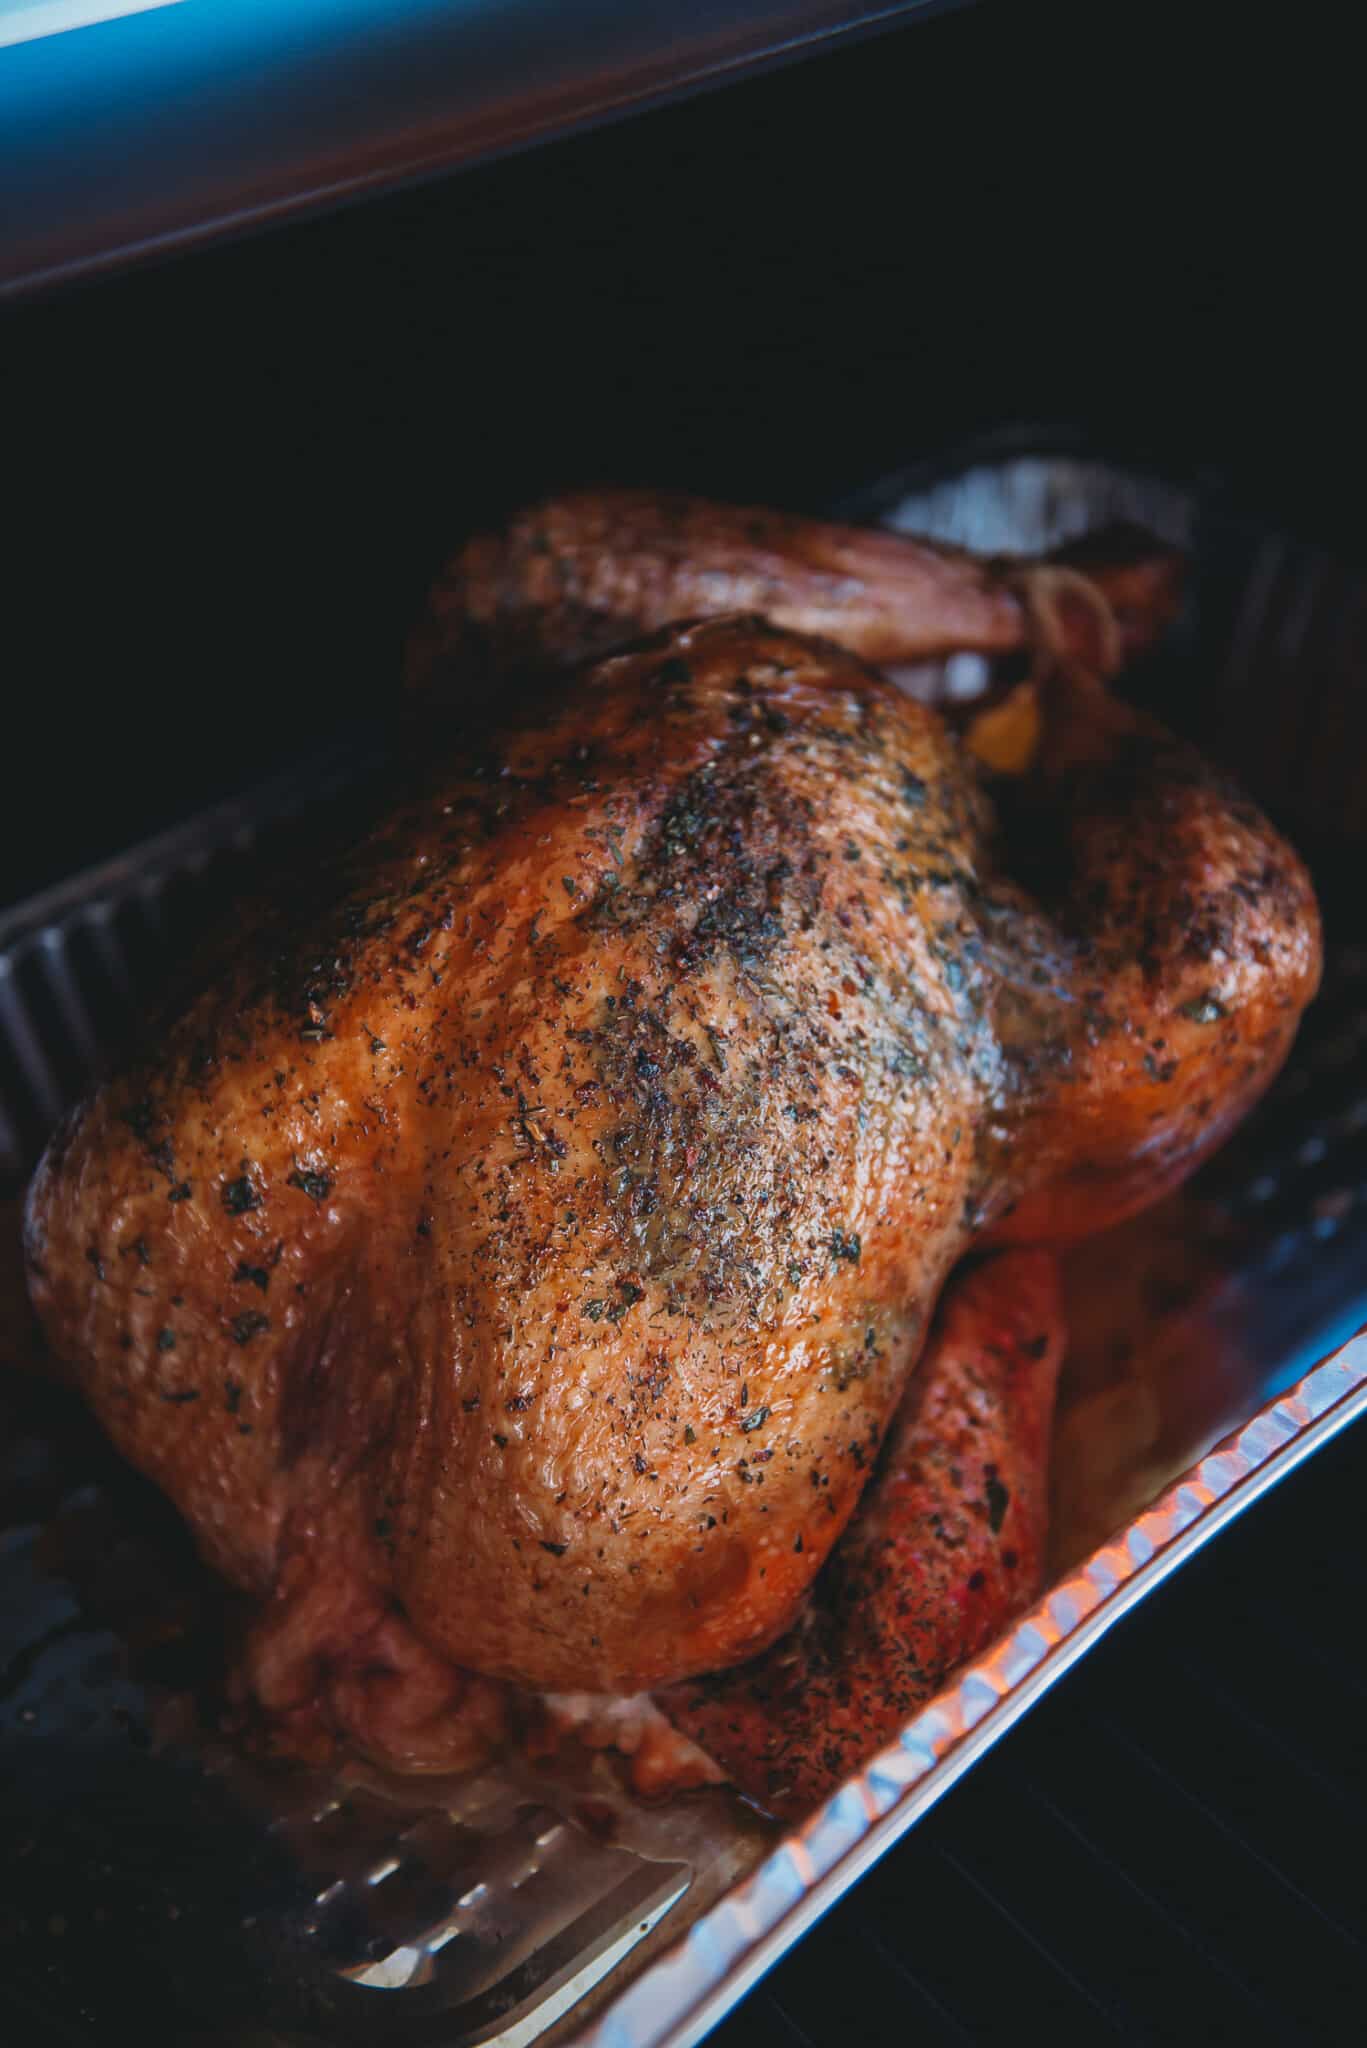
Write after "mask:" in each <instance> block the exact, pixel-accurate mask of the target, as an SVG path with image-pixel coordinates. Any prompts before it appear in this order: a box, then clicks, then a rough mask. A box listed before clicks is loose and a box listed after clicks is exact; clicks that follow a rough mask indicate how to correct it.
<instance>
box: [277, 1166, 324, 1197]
mask: <svg viewBox="0 0 1367 2048" xmlns="http://www.w3.org/2000/svg"><path fill="white" fill-rule="evenodd" d="M286 1185H287V1186H289V1187H292V1188H298V1189H299V1191H300V1193H301V1194H305V1195H307V1196H308V1198H309V1200H310V1201H311V1202H325V1201H326V1200H327V1198H328V1196H329V1195H330V1194H331V1193H332V1179H331V1176H330V1175H329V1174H326V1173H317V1172H315V1171H314V1170H313V1169H312V1168H311V1167H302V1166H296V1167H295V1169H294V1171H293V1173H291V1174H289V1175H288V1176H287V1180H286Z"/></svg>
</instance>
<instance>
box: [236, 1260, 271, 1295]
mask: <svg viewBox="0 0 1367 2048" xmlns="http://www.w3.org/2000/svg"><path fill="white" fill-rule="evenodd" d="M233 1278H234V1280H236V1281H238V1282H239V1283H240V1284H241V1285H242V1286H244V1287H257V1288H259V1289H260V1290H261V1292H262V1294H264V1293H265V1292H266V1290H267V1288H268V1287H269V1286H270V1284H271V1276H270V1274H269V1273H268V1272H267V1270H266V1268H265V1267H264V1266H249V1265H248V1264H247V1263H246V1261H245V1260H243V1261H242V1263H241V1264H240V1265H239V1266H238V1268H237V1271H236V1272H235V1273H234V1274H233Z"/></svg>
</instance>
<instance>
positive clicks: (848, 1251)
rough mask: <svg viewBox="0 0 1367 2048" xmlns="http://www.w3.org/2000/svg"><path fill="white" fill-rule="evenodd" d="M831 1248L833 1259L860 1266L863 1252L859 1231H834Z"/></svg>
mask: <svg viewBox="0 0 1367 2048" xmlns="http://www.w3.org/2000/svg"><path fill="white" fill-rule="evenodd" d="M830 1248H831V1257H832V1258H833V1259H843V1260H845V1261H846V1262H847V1263H848V1264H849V1265H851V1266H857V1265H858V1264H859V1260H860V1257H861V1256H862V1252H863V1247H862V1245H861V1244H860V1241H859V1233H858V1231H857V1230H833V1231H832V1232H831V1237H830Z"/></svg>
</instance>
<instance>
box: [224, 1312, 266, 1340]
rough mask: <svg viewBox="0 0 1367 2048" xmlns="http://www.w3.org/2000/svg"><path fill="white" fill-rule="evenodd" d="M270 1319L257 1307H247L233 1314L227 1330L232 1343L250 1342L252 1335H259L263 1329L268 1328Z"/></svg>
mask: <svg viewBox="0 0 1367 2048" xmlns="http://www.w3.org/2000/svg"><path fill="white" fill-rule="evenodd" d="M270 1326H271V1319H270V1317H269V1316H267V1315H263V1314H262V1313H261V1310H260V1309H259V1308H249V1309H246V1310H244V1311H243V1313H242V1314H241V1315H240V1316H234V1317H233V1320H232V1322H231V1323H230V1324H229V1326H228V1327H229V1330H230V1332H231V1335H232V1340H233V1342H234V1344H239V1345H242V1344H250V1343H251V1341H252V1339H253V1337H259V1336H260V1335H261V1333H262V1331H263V1330H269V1328H270Z"/></svg>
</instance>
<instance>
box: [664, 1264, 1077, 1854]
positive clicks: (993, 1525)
mask: <svg viewBox="0 0 1367 2048" xmlns="http://www.w3.org/2000/svg"><path fill="white" fill-rule="evenodd" d="M1063 1347H1064V1320H1063V1301H1062V1290H1061V1287H1060V1282H1059V1274H1058V1267H1057V1261H1056V1260H1055V1259H1054V1257H1053V1256H1052V1255H1051V1254H1050V1253H1048V1252H1042V1251H1031V1252H1023V1251H1010V1252H1003V1253H1001V1254H1000V1255H999V1256H997V1257H995V1258H991V1259H988V1260H987V1261H986V1262H985V1263H983V1264H981V1265H975V1266H974V1267H973V1268H972V1270H971V1271H969V1272H967V1273H965V1274H963V1275H962V1276H956V1278H955V1279H954V1281H953V1282H952V1283H951V1285H950V1288H949V1290H948V1291H947V1293H946V1295H945V1298H944V1301H943V1303H942V1305H941V1310H940V1314H939V1315H938V1317H937V1318H936V1322H935V1326H934V1329H933V1330H932V1333H931V1336H930V1338H929V1340H928V1342H927V1345H926V1354H925V1357H924V1358H923V1359H922V1361H921V1364H920V1366H919V1368H918V1369H917V1372H916V1374H915V1376H914V1377H913V1379H912V1382H911V1385H910V1386H909V1387H908V1389H907V1392H906V1395H905V1397H904V1398H903V1401H902V1405H901V1407H900V1408H899V1409H898V1411H897V1415H896V1418H895V1420H894V1422H893V1425H892V1427H891V1429H890V1430H889V1432H888V1440H887V1442H886V1444H885V1445H884V1447H883V1454H882V1457H881V1460H880V1462H879V1467H878V1471H877V1473H876V1474H875V1477H874V1481H873V1483H872V1485H871V1486H870V1488H869V1491H868V1493H867V1494H866V1495H865V1497H864V1500H863V1502H862V1503H861V1505H860V1508H859V1510H858V1513H857V1514H856V1515H855V1517H854V1520H853V1521H852V1523H851V1524H850V1527H849V1528H848V1529H847V1530H846V1532H845V1535H844V1538H843V1540H842V1542H841V1544H840V1547H839V1549H838V1550H837V1552H836V1554H835V1556H834V1557H833V1558H832V1560H831V1562H830V1565H829V1566H828V1567H827V1569H826V1571H825V1572H823V1574H822V1576H821V1578H820V1579H819V1580H818V1581H817V1584H816V1587H815V1590H814V1592H813V1596H812V1600H811V1602H810V1604H809V1606H808V1607H807V1610H806V1612H805V1613H804V1615H803V1617H802V1619H801V1621H800V1622H799V1623H798V1626H797V1627H796V1628H795V1629H794V1630H792V1632H791V1633H790V1634H789V1635H787V1636H785V1637H784V1638H783V1640H782V1641H781V1642H778V1643H776V1644H775V1645H774V1647H773V1648H772V1649H771V1650H769V1651H767V1652H766V1654H765V1655H764V1656H763V1657H759V1658H756V1659H755V1660H754V1661H753V1662H752V1663H750V1664H746V1665H742V1666H741V1668H740V1669H739V1670H736V1671H724V1672H720V1673H718V1674H717V1675H715V1676H712V1677H707V1678H701V1679H696V1680H693V1681H692V1682H690V1683H689V1684H686V1685H682V1686H679V1687H676V1688H675V1689H674V1690H673V1691H672V1692H670V1693H668V1694H666V1695H665V1697H664V1699H663V1700H662V1702H661V1704H662V1705H663V1706H664V1708H665V1710H666V1712H667V1713H668V1714H669V1716H670V1718H671V1720H673V1721H674V1722H675V1724H676V1725H677V1726H678V1727H679V1728H680V1729H682V1730H684V1731H685V1732H686V1733H687V1734H688V1735H690V1736H691V1737H692V1738H693V1739H694V1741H695V1742H697V1743H699V1744H700V1745H701V1746H702V1748H703V1749H704V1750H705V1751H706V1752H707V1754H708V1755H709V1756H712V1757H715V1758H716V1759H717V1761H718V1762H719V1763H721V1764H722V1765H724V1767H725V1769H726V1772H727V1775H728V1776H729V1777H730V1778H731V1779H732V1780H733V1782H734V1783H735V1784H737V1785H738V1786H739V1787H740V1788H741V1790H742V1791H743V1792H745V1793H747V1794H748V1795H749V1796H750V1797H751V1798H752V1799H754V1800H756V1801H757V1802H758V1803H759V1804H760V1805H761V1806H764V1807H766V1808H767V1809H768V1810H769V1811H770V1812H773V1813H778V1814H782V1815H785V1816H788V1817H797V1816H800V1815H801V1814H804V1813H807V1812H809V1811H810V1809H811V1808H812V1807H813V1806H815V1805H816V1804H817V1802H818V1800H820V1799H822V1798H824V1797H826V1795H827V1794H829V1793H831V1792H833V1791H834V1790H835V1788H836V1787H837V1785H839V1784H840V1783H841V1781H842V1780H843V1779H845V1778H847V1777H848V1776H849V1775H850V1773H851V1772H852V1771H856V1770H858V1769H859V1768H860V1767H861V1766H862V1765H864V1764H866V1763H867V1762H868V1761H869V1759H870V1758H871V1757H872V1756H874V1755H875V1754H876V1753H877V1751H878V1750H879V1749H880V1748H881V1747H882V1746H883V1745H884V1744H885V1743H887V1742H890V1741H892V1739H893V1738H894V1736H895V1735H896V1733H897V1731H898V1729H899V1728H901V1727H903V1726H904V1725H905V1723H906V1722H907V1721H908V1720H909V1719H910V1718H911V1716H912V1715H913V1714H914V1713H916V1712H917V1710H918V1709H919V1708H920V1707H923V1706H924V1705H925V1703H926V1701H927V1700H929V1699H930V1698H931V1696H932V1694H934V1693H935V1692H937V1691H938V1690H939V1688H940V1686H941V1685H943V1683H944V1681H945V1680H946V1678H947V1677H948V1676H949V1674H950V1672H951V1671H953V1669H954V1667H955V1666H956V1665H957V1664H961V1663H962V1662H963V1661H964V1660H965V1658H967V1657H971V1656H972V1655H973V1654H974V1652H975V1651H977V1650H980V1649H982V1648H983V1647H984V1646H985V1645H986V1644H987V1643H989V1642H990V1641H991V1640H992V1638H993V1637H994V1636H995V1635H997V1634H998V1633H999V1631H1000V1630H1001V1629H1002V1628H1003V1627H1004V1625H1005V1623H1006V1621H1007V1619H1008V1617H1009V1616H1011V1615H1012V1614H1016V1613H1018V1612H1019V1611H1020V1609H1021V1608H1022V1607H1024V1606H1025V1605H1027V1604H1028V1602H1029V1601H1030V1600H1031V1599H1033V1598H1034V1596H1035V1594H1036V1593H1037V1592H1038V1591H1039V1587H1040V1581H1041V1578H1042V1576H1043V1571H1044V1557H1045V1539H1046V1535H1047V1529H1048V1494H1049V1455H1048V1454H1049V1430H1050V1423H1051V1420H1052V1417H1053V1410H1054V1392H1055V1388H1056V1387H1057V1384H1058V1373H1059V1366H1060V1364H1061V1363H1062V1359H1063Z"/></svg>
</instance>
